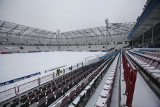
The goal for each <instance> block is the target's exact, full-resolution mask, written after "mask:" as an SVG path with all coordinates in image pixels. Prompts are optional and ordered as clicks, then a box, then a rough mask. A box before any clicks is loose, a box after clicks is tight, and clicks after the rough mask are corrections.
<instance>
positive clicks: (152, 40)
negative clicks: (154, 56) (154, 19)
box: [151, 27, 154, 44]
mask: <svg viewBox="0 0 160 107" xmlns="http://www.w3.org/2000/svg"><path fill="white" fill-rule="evenodd" d="M153 30H154V29H153V27H152V38H151V44H153V36H154V31H153Z"/></svg>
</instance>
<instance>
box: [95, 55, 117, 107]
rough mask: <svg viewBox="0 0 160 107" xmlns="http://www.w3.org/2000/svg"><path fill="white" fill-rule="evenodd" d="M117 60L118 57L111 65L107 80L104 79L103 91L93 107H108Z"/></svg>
mask: <svg viewBox="0 0 160 107" xmlns="http://www.w3.org/2000/svg"><path fill="white" fill-rule="evenodd" d="M118 58H119V55H118V56H117V57H116V58H115V60H114V62H113V63H112V65H111V68H110V71H108V72H109V75H108V78H107V79H106V82H105V84H104V86H103V89H102V91H101V92H100V94H99V97H98V100H97V101H96V104H95V107H106V106H107V107H108V106H109V105H110V101H111V96H112V92H113V86H114V82H115V75H116V70H117V63H118Z"/></svg>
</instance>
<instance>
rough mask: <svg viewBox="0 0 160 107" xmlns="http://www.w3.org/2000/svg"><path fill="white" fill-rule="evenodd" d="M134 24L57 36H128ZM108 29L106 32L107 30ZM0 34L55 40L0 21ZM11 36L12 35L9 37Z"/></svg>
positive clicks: (39, 31) (45, 33)
mask: <svg viewBox="0 0 160 107" xmlns="http://www.w3.org/2000/svg"><path fill="white" fill-rule="evenodd" d="M134 24H135V23H134V22H131V23H109V25H108V26H107V28H106V26H100V27H94V28H87V29H81V30H74V31H68V32H62V33H60V34H59V38H61V39H75V38H92V37H99V36H106V35H109V36H118V35H128V34H129V32H130V31H131V29H132V28H133V26H134ZM107 29H108V30H107ZM0 32H2V33H8V34H15V35H17V36H18V37H21V38H23V37H30V38H38V39H56V38H57V33H56V32H52V31H47V30H42V29H38V28H33V27H29V26H24V25H20V24H15V23H11V22H7V21H2V20H0ZM11 36H12V35H11Z"/></svg>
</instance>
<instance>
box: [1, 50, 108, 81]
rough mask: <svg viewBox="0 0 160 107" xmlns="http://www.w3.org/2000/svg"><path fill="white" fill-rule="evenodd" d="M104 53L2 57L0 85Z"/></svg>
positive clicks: (53, 53) (42, 53) (34, 54)
mask: <svg viewBox="0 0 160 107" xmlns="http://www.w3.org/2000/svg"><path fill="white" fill-rule="evenodd" d="M104 54H105V53H104V52H66V51H64V52H39V53H16V54H5V55H0V73H1V75H0V83H2V82H5V81H8V80H11V79H15V78H18V77H22V76H26V75H28V74H33V73H36V72H41V74H43V73H44V71H45V70H49V69H52V68H56V67H59V66H65V67H68V66H71V65H76V64H77V63H80V62H82V61H83V62H84V63H85V62H86V60H89V59H91V58H95V57H98V55H99V56H101V55H104Z"/></svg>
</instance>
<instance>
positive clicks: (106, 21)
mask: <svg viewBox="0 0 160 107" xmlns="http://www.w3.org/2000/svg"><path fill="white" fill-rule="evenodd" d="M105 23H106V52H107V50H108V34H109V31H108V18H107V19H106V20H105ZM107 32H108V33H107Z"/></svg>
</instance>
